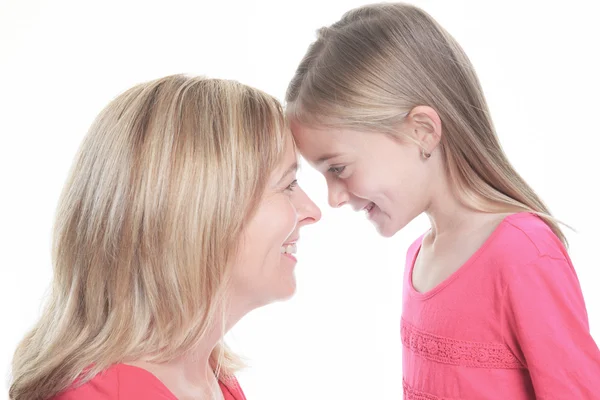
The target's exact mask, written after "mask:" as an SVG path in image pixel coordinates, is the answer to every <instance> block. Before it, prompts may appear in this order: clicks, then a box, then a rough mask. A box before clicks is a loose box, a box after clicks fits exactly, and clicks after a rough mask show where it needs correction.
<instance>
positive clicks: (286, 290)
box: [10, 75, 320, 400]
mask: <svg viewBox="0 0 600 400" xmlns="http://www.w3.org/2000/svg"><path fill="white" fill-rule="evenodd" d="M296 160H297V157H296V151H295V146H294V143H293V139H292V136H291V134H290V132H289V130H288V128H287V126H286V123H285V120H284V117H283V114H282V110H281V107H280V105H279V104H278V102H277V101H276V100H275V99H274V98H272V97H270V96H268V95H266V94H264V93H262V92H260V91H258V90H256V89H253V88H250V87H247V86H244V85H241V84H239V83H236V82H232V81H225V80H216V79H204V78H197V77H186V76H179V75H178V76H170V77H166V78H163V79H158V80H155V81H153V82H148V83H144V84H141V85H137V86H135V87H134V88H132V89H130V90H128V91H127V92H125V93H123V94H122V95H120V96H119V97H117V98H116V99H115V100H114V101H112V102H111V103H110V104H109V105H108V106H107V107H106V108H105V109H104V110H103V111H102V112H101V113H100V115H99V116H98V118H97V120H96V121H95V123H94V124H93V126H92V127H91V129H90V131H89V133H88V135H87V136H86V138H85V140H84V142H83V144H82V146H81V149H80V151H79V154H78V156H77V158H76V160H75V163H74V165H73V169H72V172H71V174H70V177H69V179H68V182H67V183H66V186H65V188H64V192H63V195H62V198H61V200H60V204H59V207H58V215H57V221H56V226H55V232H54V248H53V264H54V282H53V286H52V293H51V297H50V301H49V304H48V306H47V308H46V309H45V311H44V312H43V315H42V317H41V318H40V320H39V322H38V323H37V324H36V325H35V327H34V329H33V330H32V331H31V332H30V333H29V334H28V335H27V336H26V337H25V338H24V339H23V341H22V342H21V344H20V345H19V347H18V349H17V351H16V353H15V356H14V361H13V382H12V385H11V388H10V397H11V399H14V400H21V399H23V400H25V399H26V400H33V399H48V398H55V399H59V400H71V399H88V400H93V399H121V400H123V399H139V398H143V399H148V400H152V399H176V398H177V399H199V398H201V399H226V400H241V399H244V395H243V392H242V390H241V389H240V388H239V385H238V384H237V382H236V380H235V378H234V372H235V371H236V367H237V366H238V365H239V362H238V359H237V358H236V357H235V356H234V355H233V354H232V353H231V352H230V351H229V350H228V349H227V348H226V347H225V345H224V344H223V336H224V334H225V333H226V332H227V331H228V330H229V329H230V328H231V327H232V326H233V325H234V324H235V323H236V322H237V321H238V320H239V319H240V318H242V317H243V316H244V315H245V314H246V313H248V312H249V311H251V310H252V309H254V308H257V307H260V306H263V305H265V304H268V303H270V302H273V301H277V300H281V299H285V298H287V297H289V296H291V295H292V294H293V293H294V290H295V279H294V265H295V263H296V259H295V258H294V256H293V254H294V253H295V252H296V242H297V241H298V238H299V233H298V231H299V229H300V228H301V227H302V226H304V225H307V224H310V223H314V222H316V221H318V220H319V218H320V211H319V209H318V208H317V207H316V206H315V205H314V204H313V203H312V202H311V200H310V199H309V198H308V197H307V196H306V194H305V193H304V192H303V191H302V190H301V189H300V188H299V187H298V186H297V182H296V179H295V174H296V168H297V161H296Z"/></svg>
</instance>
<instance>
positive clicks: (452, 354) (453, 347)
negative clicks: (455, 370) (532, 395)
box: [401, 319, 525, 399]
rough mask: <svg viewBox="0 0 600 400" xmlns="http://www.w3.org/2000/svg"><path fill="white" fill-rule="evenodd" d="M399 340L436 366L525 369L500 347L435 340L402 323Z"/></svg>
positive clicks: (504, 348)
mask: <svg viewBox="0 0 600 400" xmlns="http://www.w3.org/2000/svg"><path fill="white" fill-rule="evenodd" d="M401 336H402V344H403V345H404V347H406V348H407V349H409V350H411V351H412V352H413V353H414V354H416V355H419V356H421V357H424V358H426V359H428V360H432V361H437V362H439V363H443V364H452V365H460V366H464V367H475V368H497V369H521V368H525V367H524V366H523V364H521V362H520V361H519V360H518V359H517V358H516V357H515V356H514V355H513V353H512V352H511V351H510V350H509V348H508V347H507V346H506V345H504V344H501V343H479V342H468V341H463V340H455V339H449V338H445V337H440V336H435V335H431V334H429V333H425V332H422V331H420V330H418V329H417V328H415V327H413V326H411V325H410V324H409V323H407V322H406V321H405V320H404V319H402V325H401ZM417 399H419V398H417ZM424 399H426V397H424Z"/></svg>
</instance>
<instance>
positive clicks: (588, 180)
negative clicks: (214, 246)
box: [0, 0, 600, 400]
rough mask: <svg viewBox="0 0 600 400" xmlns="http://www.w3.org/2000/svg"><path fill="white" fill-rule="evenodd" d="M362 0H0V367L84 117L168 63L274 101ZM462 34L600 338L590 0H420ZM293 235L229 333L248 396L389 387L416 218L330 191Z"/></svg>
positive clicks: (598, 67)
mask: <svg viewBox="0 0 600 400" xmlns="http://www.w3.org/2000/svg"><path fill="white" fill-rule="evenodd" d="M362 4H364V3H363V1H350V0H348V1H341V0H338V1H332V0H319V1H313V0H310V1H309V0H303V1H293V2H292V1H272V2H268V1H258V0H248V1H238V2H229V1H210V2H207V1H199V0H195V1H188V2H185V1H174V0H171V1H168V2H167V1H164V2H156V1H133V0H120V1H114V0H110V1H107V0H105V1H98V2H91V1H82V0H77V1H75V0H73V1H66V0H53V1H49V0H48V1H39V0H8V1H6V0H4V1H3V0H0V177H1V179H0V190H1V194H0V306H1V307H2V308H1V313H2V314H1V318H2V320H1V321H2V322H1V323H0V324H1V327H0V377H1V378H2V382H3V383H4V384H3V389H2V392H3V393H6V387H7V384H6V383H5V382H7V380H8V373H9V363H10V359H11V357H12V352H13V350H14V347H15V346H16V344H17V342H18V341H19V340H20V339H21V337H22V336H23V335H24V333H25V332H26V331H27V330H28V329H29V328H30V327H31V325H32V324H33V323H34V321H35V320H36V318H37V316H38V314H39V312H40V304H41V302H42V300H43V298H44V295H45V294H46V293H47V289H48V285H49V282H50V279H51V265H50V234H51V226H52V221H53V215H54V209H55V207H56V204H57V199H58V196H59V193H60V190H61V188H62V185H63V182H64V180H65V178H66V174H67V171H68V169H69V166H70V164H71V161H72V159H73V156H74V154H75V151H76V149H77V147H78V145H79V143H80V141H81V139H82V137H83V135H84V134H85V132H86V130H87V128H88V126H89V125H90V123H91V122H92V120H93V118H94V117H95V115H96V114H97V113H98V112H99V111H100V109H101V108H102V107H104V105H105V104H107V103H108V102H109V101H110V100H111V99H112V98H113V97H114V96H116V95H117V94H118V93H120V92H121V91H123V90H125V89H127V88H129V87H130V86H132V85H134V84H136V83H139V82H141V81H145V80H149V79H153V78H157V77H160V76H164V75H167V74H172V73H180V72H183V73H191V74H204V75H208V76H211V77H219V78H230V79H236V80H239V81H241V82H243V83H246V84H250V85H253V86H256V87H258V88H260V89H263V90H265V91H267V92H270V93H272V94H273V95H275V96H277V97H278V98H280V99H282V98H283V95H284V92H285V89H286V86H287V83H288V81H289V79H290V78H291V77H292V75H293V73H294V71H295V68H296V65H297V64H298V62H299V61H300V59H301V57H302V55H303V54H304V52H305V50H306V48H307V46H308V44H309V43H310V42H311V41H312V40H313V39H314V37H315V36H314V31H315V30H316V29H317V28H319V27H321V26H323V25H328V24H331V23H333V22H335V21H336V20H337V19H339V17H341V15H342V14H343V12H345V11H347V10H349V9H350V8H353V7H355V6H359V5H362ZM414 4H416V5H419V6H421V7H423V8H424V9H425V10H426V11H428V12H429V13H430V14H432V15H433V16H434V18H436V19H437V20H438V21H439V22H440V23H441V24H442V25H443V26H444V27H445V28H446V29H448V30H449V31H450V33H451V34H453V35H454V36H455V37H456V38H457V39H458V41H459V42H460V43H461V44H462V46H463V47H464V48H465V50H466V52H467V54H468V55H469V57H470V58H471V60H472V62H473V63H474V65H475V68H476V70H477V72H478V74H479V77H480V79H481V82H482V85H483V88H484V91H485V93H486V95H487V99H488V101H489V104H490V107H491V111H492V116H493V118H494V121H495V124H496V127H497V129H498V133H499V136H500V138H501V141H502V144H503V146H504V148H505V150H506V152H507V153H508V156H509V158H510V160H511V161H512V162H513V163H514V164H515V166H516V167H517V169H518V171H519V172H520V173H521V174H522V175H523V176H524V177H525V178H526V179H527V180H528V181H529V183H530V184H531V185H532V186H533V187H534V188H535V189H536V190H537V191H538V193H539V194H540V195H541V196H542V197H543V199H544V200H545V201H546V202H547V203H548V204H549V206H550V208H551V210H552V211H553V212H554V213H555V215H556V216H557V217H558V218H560V219H562V220H563V221H565V222H567V223H568V224H570V225H572V226H573V227H574V228H575V229H577V232H576V233H573V232H569V235H568V236H569V239H570V241H571V243H572V246H571V255H572V259H573V261H574V264H575V267H576V270H577V273H578V274H579V278H580V280H581V284H582V289H583V293H584V296H585V299H586V302H587V307H588V311H589V319H590V324H591V329H592V334H593V336H594V337H595V338H596V340H597V341H600V292H599V290H598V277H599V276H600V275H599V273H598V268H599V267H600V262H599V261H598V255H597V253H598V245H599V243H600V234H599V233H598V229H597V227H598V226H599V225H600V216H599V213H598V204H599V202H598V186H599V184H598V183H599V181H600V179H599V178H598V176H597V174H598V173H599V172H600V161H599V160H598V135H599V133H600V130H599V128H598V109H599V106H600V101H599V100H598V92H599V90H600V84H599V83H600V82H599V78H598V71H600V63H599V61H598V58H597V57H598V46H599V45H598V42H599V39H600V29H599V28H598V16H599V15H598V9H597V6H596V5H595V4H596V2H595V1H583V0H581V1H569V2H555V3H552V2H548V1H545V2H540V3H537V2H532V1H506V0H504V1H501V2H499V1H498V2H496V1H495V2H491V1H447V0H446V1H444V0H439V1H415V2H414ZM299 180H300V183H301V185H302V186H303V187H304V188H305V190H306V191H307V192H308V194H309V195H310V196H312V197H313V199H314V200H315V201H316V202H317V204H318V205H319V206H320V207H321V209H322V210H323V219H322V222H321V223H319V224H318V225H315V226H311V227H308V228H305V229H304V230H303V232H302V235H303V237H302V240H301V243H300V245H299V263H298V265H297V278H298V292H297V295H296V296H295V298H294V299H292V300H290V301H288V302H285V303H278V304H275V305H271V306H268V307H265V308H263V309H261V310H257V311H255V312H253V313H251V314H250V315H248V316H247V317H246V318H245V319H244V320H242V321H241V322H240V323H239V324H238V325H237V326H236V327H235V328H234V330H233V331H232V333H231V335H230V336H231V338H230V339H231V343H232V344H233V346H234V348H235V349H236V350H238V351H239V352H240V353H242V354H243V355H244V356H246V358H247V359H248V363H249V368H248V369H247V370H245V371H244V372H242V373H241V374H240V375H239V380H240V382H241V384H242V386H243V387H244V389H245V391H246V395H247V397H248V399H249V400H281V399H285V400H300V399H302V400H306V399H400V398H401V396H402V395H401V373H402V371H401V344H400V333H399V317H400V310H401V304H400V302H401V276H402V270H403V263H404V255H405V252H406V249H407V247H408V245H409V244H410V242H411V241H412V240H413V239H414V238H415V237H416V236H417V235H418V234H420V233H422V232H423V231H424V230H425V229H426V228H427V220H426V218H424V217H421V218H419V219H418V220H416V221H415V222H413V223H412V224H411V225H409V226H408V227H407V228H406V229H405V230H403V231H402V232H400V233H399V234H397V235H396V236H395V237H394V238H392V239H383V238H381V237H379V236H378V235H377V233H376V231H375V229H374V228H373V227H372V226H371V224H370V223H368V222H367V221H366V219H365V218H364V216H363V215H362V214H354V213H352V212H351V211H350V210H349V209H348V210H347V209H341V210H332V209H330V208H329V207H328V206H327V204H326V203H327V196H326V186H325V182H324V180H323V178H321V177H320V175H318V174H317V173H316V172H314V171H312V170H310V167H309V166H307V165H305V166H304V168H303V170H301V172H300V173H299Z"/></svg>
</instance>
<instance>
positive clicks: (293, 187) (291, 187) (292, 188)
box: [285, 179, 298, 192]
mask: <svg viewBox="0 0 600 400" xmlns="http://www.w3.org/2000/svg"><path fill="white" fill-rule="evenodd" d="M296 186H298V180H297V179H294V181H293V182H292V183H290V184H289V185H288V186H287V187H286V188H285V190H286V191H288V192H293V191H294V189H295V188H296Z"/></svg>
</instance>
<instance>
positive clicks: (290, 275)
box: [233, 140, 321, 309]
mask: <svg viewBox="0 0 600 400" xmlns="http://www.w3.org/2000/svg"><path fill="white" fill-rule="evenodd" d="M297 167H298V164H297V154H296V151H295V150H294V147H293V144H292V143H291V140H290V141H289V143H288V145H287V147H286V150H285V156H284V158H283V161H282V163H281V165H280V166H279V167H278V168H277V169H276V170H275V171H274V172H273V173H272V174H271V176H270V179H269V182H268V184H267V188H266V190H265V193H264V195H263V197H262V199H261V202H260V203H259V205H258V209H257V210H256V213H255V214H254V215H253V217H252V218H251V219H250V220H249V221H248V223H247V225H246V228H245V230H244V232H243V235H242V242H241V245H240V249H239V253H238V254H237V258H236V260H237V261H236V263H235V266H234V279H233V289H234V297H235V298H236V299H237V300H238V301H241V302H243V304H244V305H245V307H244V308H250V309H252V308H256V307H260V306H262V305H265V304H268V303H270V302H273V301H276V300H282V299H285V298H288V297H290V296H292V295H293V294H294V291H295V289H296V279H295V276H294V268H295V266H296V258H295V256H294V254H295V252H296V246H297V244H296V243H297V242H298V239H299V237H300V236H299V230H300V228H301V227H303V226H305V225H308V224H312V223H315V222H317V221H318V220H319V219H320V218H321V211H320V210H319V208H318V207H317V206H316V205H315V204H314V203H313V202H312V201H311V200H310V199H309V198H308V196H307V195H306V193H304V191H303V190H302V189H301V188H300V187H299V186H298V184H297V182H296V170H297Z"/></svg>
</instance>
